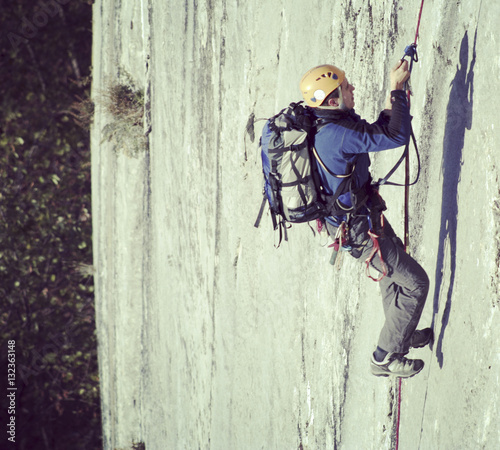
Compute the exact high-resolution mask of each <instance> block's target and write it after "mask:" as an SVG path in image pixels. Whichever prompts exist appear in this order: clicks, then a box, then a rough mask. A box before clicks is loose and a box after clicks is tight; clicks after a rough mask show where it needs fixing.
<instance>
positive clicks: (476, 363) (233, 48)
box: [92, 0, 500, 449]
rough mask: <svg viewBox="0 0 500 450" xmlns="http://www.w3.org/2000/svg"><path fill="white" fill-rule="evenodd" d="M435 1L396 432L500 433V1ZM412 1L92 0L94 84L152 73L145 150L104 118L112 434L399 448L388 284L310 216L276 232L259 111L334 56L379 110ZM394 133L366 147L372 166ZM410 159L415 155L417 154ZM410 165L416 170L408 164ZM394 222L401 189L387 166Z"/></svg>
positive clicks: (412, 436) (381, 164)
mask: <svg viewBox="0 0 500 450" xmlns="http://www.w3.org/2000/svg"><path fill="white" fill-rule="evenodd" d="M483 3H484V2H482V1H481V2H479V1H478V2H468V3H466V2H460V1H458V2H453V4H450V2H447V1H444V0H436V1H434V2H428V3H426V4H425V5H424V9H423V15H422V22H421V26H420V36H419V40H418V50H419V56H420V61H419V63H417V64H416V65H415V67H414V69H413V76H412V88H413V93H414V96H413V98H412V109H411V111H412V115H413V116H414V118H413V127H414V130H415V134H416V136H417V139H418V142H419V149H420V156H421V160H422V173H421V177H420V181H419V183H418V184H417V185H416V186H415V187H412V188H411V191H410V205H409V208H410V244H411V252H412V254H413V255H414V256H415V257H416V258H417V259H418V260H419V262H420V263H421V264H422V265H423V267H424V268H426V270H427V272H428V274H429V277H430V279H431V283H432V284H431V290H430V292H429V297H428V300H427V304H426V308H425V310H424V314H423V317H422V322H421V325H422V326H429V325H430V324H432V326H433V327H434V330H435V334H436V341H435V343H434V345H433V347H432V349H428V348H427V349H421V350H416V351H414V353H413V352H412V355H418V356H419V357H421V358H422V359H424V360H425V363H426V366H425V368H424V370H423V372H422V373H421V374H419V375H418V376H417V377H415V378H412V379H411V380H408V381H404V382H403V386H402V403H401V426H400V430H399V443H400V448H405V449H413V448H415V449H417V448H422V449H423V448H450V449H451V448H496V447H497V446H498V445H499V442H500V427H499V426H498V424H499V423H500V410H499V408H500V406H499V405H500V399H499V392H500V389H499V387H500V386H499V381H498V379H499V378H498V376H499V372H500V347H499V342H500V320H499V317H500V315H499V309H500V300H499V297H500V268H499V266H500V256H499V255H500V190H499V188H500V179H499V178H500V177H499V168H500V152H499V150H498V141H499V139H500V135H499V133H500V131H499V130H500V123H499V122H500V121H499V119H498V112H497V105H498V104H499V103H500V102H499V100H500V95H499V90H498V83H499V73H500V72H499V71H500V59H499V58H498V48H497V45H496V42H498V40H499V39H500V32H499V28H498V17H500V4H499V3H498V2H490V3H488V4H487V5H486V4H483ZM419 8H420V2H419V1H417V0H414V1H411V2H404V4H403V2H399V1H397V0H393V1H383V2H373V1H370V0H364V1H362V0H349V1H339V2H320V1H311V2H304V1H299V0H287V1H281V2H277V1H276V2H269V1H264V0H249V1H245V2H241V1H228V0H212V1H203V0H202V1H182V2H181V1H178V0H171V1H169V2H162V1H159V0H141V1H132V0H111V1H104V0H96V2H95V4H94V55H93V81H94V86H93V89H94V96H95V97H97V96H98V94H99V91H100V90H102V89H104V88H105V85H106V83H107V82H109V81H110V80H119V79H122V78H123V77H129V78H131V79H132V80H133V81H134V83H135V84H136V86H139V87H140V88H142V89H144V93H145V107H146V116H145V124H144V130H145V133H146V134H147V137H148V150H146V151H143V152H141V153H139V154H138V155H137V156H136V157H127V156H126V155H125V154H123V153H120V152H118V153H114V152H112V151H111V150H110V144H108V143H102V142H101V141H102V129H103V127H104V126H105V125H106V123H108V122H109V120H110V118H109V117H108V116H107V115H106V113H105V112H104V111H103V110H102V109H101V108H97V111H96V117H95V122H94V128H93V132H92V137H93V149H92V158H93V161H92V173H93V221H94V222H93V225H94V255H95V266H96V268H97V273H96V277H95V284H96V306H97V327H98V336H99V360H100V376H101V388H102V392H101V394H102V406H103V427H104V436H105V447H106V448H108V449H115V448H130V447H131V446H132V444H133V443H134V442H135V443H138V442H144V443H145V444H146V448H148V449H150V448H158V449H159V448H211V449H230V448H232V449H247V448H248V449H253V448H266V449H274V448H275V449H282V448H311V449H316V448H317V449H320V448H345V449H350V448H374V449H379V448H391V446H393V445H394V444H395V440H396V433H395V431H396V423H397V420H396V418H397V385H396V382H395V381H388V380H385V379H379V378H375V377H372V376H371V375H370V373H369V366H368V361H369V356H370V353H371V352H372V351H373V349H374V346H375V344H376V342H377V338H378V333H379V331H380V328H381V326H382V321H383V311H382V305H381V300H380V297H379V292H378V286H376V284H375V283H373V282H372V281H369V280H367V279H366V277H365V276H364V272H363V267H362V265H361V264H359V263H358V262H357V261H355V260H353V259H351V258H350V257H349V255H346V256H345V257H344V261H343V264H342V267H341V269H340V271H337V270H335V269H334V268H332V266H331V265H329V263H328V261H329V258H330V250H329V249H327V248H325V247H322V245H321V244H324V242H322V241H321V239H320V238H318V237H315V236H314V235H313V233H312V232H311V230H310V228H309V227H308V226H307V225H298V226H293V227H292V228H291V229H290V230H288V234H289V241H288V242H284V243H283V244H282V245H281V247H280V248H279V249H275V248H274V243H275V242H276V240H277V236H276V235H275V234H274V233H273V231H272V226H271V222H270V218H269V217H268V216H266V215H265V216H264V218H263V222H262V224H261V226H260V228H258V229H256V228H254V227H253V223H254V221H255V218H256V215H257V212H258V209H259V206H260V201H261V168H260V161H259V154H258V145H257V142H258V137H259V134H260V130H261V127H262V124H263V122H256V124H255V129H254V132H255V137H254V136H253V135H252V132H251V131H252V130H251V129H250V130H249V131H250V133H247V132H246V125H247V121H248V118H249V116H250V115H252V114H254V115H255V117H256V118H261V117H269V116H271V115H273V114H274V113H276V112H277V111H279V110H280V109H282V108H283V107H284V106H286V105H287V104H288V103H289V102H291V101H296V100H300V92H299V90H298V82H299V80H300V78H301V76H302V74H303V73H304V72H305V71H306V70H308V69H309V68H311V67H313V66H315V65H318V64H321V63H325V62H328V63H334V64H336V65H338V66H339V67H342V68H344V69H345V70H346V73H347V76H348V78H349V81H350V82H351V83H352V84H353V85H354V86H355V87H356V93H355V96H356V111H357V112H358V113H360V114H361V115H362V116H363V117H364V118H366V119H367V120H370V121H373V120H375V119H376V117H377V115H378V112H379V111H380V110H381V109H382V108H383V105H384V101H385V97H386V95H387V88H388V73H389V69H390V67H391V66H392V65H394V63H395V61H396V60H397V59H398V58H400V57H401V56H402V55H403V51H404V48H405V46H406V45H407V44H410V43H412V42H413V40H414V36H415V29H416V24H417V18H418V11H419ZM400 154H401V151H400V150H397V151H391V152H382V153H381V154H377V155H375V156H374V157H373V159H372V161H373V164H372V172H373V174H374V178H377V177H379V176H382V175H384V174H385V172H387V170H388V169H390V168H391V167H392V165H393V164H394V162H395V161H396V160H397V159H398V158H399V156H400ZM411 166H412V171H413V173H415V169H416V158H415V157H414V155H412V156H411ZM398 177H399V180H402V174H401V173H398V175H395V180H397V179H398ZM381 193H382V195H383V196H384V198H385V199H386V201H387V204H388V205H389V211H388V213H387V216H388V218H389V220H390V221H391V223H392V224H393V226H394V227H395V229H396V230H397V231H398V232H399V233H400V234H401V233H402V223H403V192H402V189H401V188H394V187H384V188H383V189H382V192H381Z"/></svg>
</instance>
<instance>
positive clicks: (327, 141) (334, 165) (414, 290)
mask: <svg viewBox="0 0 500 450" xmlns="http://www.w3.org/2000/svg"><path fill="white" fill-rule="evenodd" d="M409 76H410V72H409V69H408V63H407V61H405V60H400V61H398V63H397V64H396V65H395V66H394V67H393V68H392V69H391V72H390V95H389V97H388V98H387V101H386V105H385V109H384V110H383V111H382V112H381V113H380V115H379V117H378V119H377V120H376V121H375V122H374V123H368V122H367V121H365V120H363V119H361V117H360V116H359V115H357V114H356V113H355V112H354V86H353V85H352V84H350V82H349V80H348V78H347V77H346V75H345V72H344V71H343V70H341V69H339V68H338V67H335V66H333V65H328V64H326V65H321V66H317V67H314V68H313V69H311V70H309V71H308V72H307V73H306V74H305V75H304V76H303V78H302V80H301V82H300V89H301V91H302V95H303V97H304V101H305V103H306V104H307V105H308V106H309V107H311V108H312V111H314V114H315V116H316V117H317V119H318V121H317V133H316V135H315V138H314V149H315V151H316V152H317V155H318V158H317V161H319V162H320V163H318V164H317V166H318V171H319V176H320V180H321V184H322V189H323V190H324V194H326V196H327V197H326V198H330V199H335V202H334V204H333V205H330V210H329V211H330V212H331V213H332V215H331V216H329V217H327V218H326V220H325V224H326V228H327V230H328V232H329V234H330V236H332V238H333V237H338V236H340V237H341V239H342V241H341V245H342V246H343V247H344V249H348V251H349V252H350V254H351V255H352V256H353V257H355V258H357V259H361V260H362V261H367V264H368V265H369V266H370V267H372V268H374V269H375V270H377V271H378V272H379V273H380V276H379V279H377V280H376V281H379V284H380V288H381V293H382V302H383V307H384V313H385V323H384V325H383V327H382V330H381V332H380V336H379V340H378V344H377V347H376V350H375V351H374V353H373V354H372V357H371V360H370V367H371V371H372V373H373V374H374V375H376V376H395V377H402V378H407V377H411V376H413V375H415V374H417V373H419V372H420V371H421V370H422V369H423V367H424V362H423V361H422V360H420V359H409V358H407V357H406V355H407V353H408V352H409V350H410V348H419V347H424V346H425V345H427V344H428V343H429V342H430V341H431V339H432V337H433V336H432V334H433V333H432V330H431V329H430V328H425V329H423V330H416V327H417V325H418V322H419V320H420V316H421V314H422V310H423V308H424V304H425V300H426V297H427V292H428V290H429V279H428V277H427V274H426V272H425V270H424V269H423V268H422V267H421V266H420V265H419V264H418V263H417V262H416V261H415V260H414V259H413V258H412V257H411V256H410V255H409V254H408V253H406V251H405V248H404V245H403V243H402V241H401V240H400V239H399V238H398V237H397V236H396V234H395V232H394V230H393V229H392V227H391V225H390V224H389V222H388V221H387V220H386V219H385V218H384V216H383V213H382V211H383V210H385V209H386V207H385V202H384V201H383V200H382V198H381V197H380V195H379V193H378V189H377V187H376V186H375V185H374V184H373V183H372V178H371V175H370V171H369V166H370V156H369V154H370V153H371V152H379V151H382V150H390V149H394V148H397V147H400V146H403V145H406V143H407V142H408V140H409V138H410V129H411V125H410V120H411V119H410V112H409V108H408V105H407V101H406V93H405V91H404V85H405V82H406V81H407V80H408V78H409Z"/></svg>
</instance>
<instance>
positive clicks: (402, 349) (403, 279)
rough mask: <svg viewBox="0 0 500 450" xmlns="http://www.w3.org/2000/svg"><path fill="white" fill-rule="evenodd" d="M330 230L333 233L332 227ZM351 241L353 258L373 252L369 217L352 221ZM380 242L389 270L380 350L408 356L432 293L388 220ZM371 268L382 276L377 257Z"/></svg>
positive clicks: (383, 284) (383, 282)
mask: <svg viewBox="0 0 500 450" xmlns="http://www.w3.org/2000/svg"><path fill="white" fill-rule="evenodd" d="M328 228H329V230H331V231H333V230H332V229H331V228H332V227H330V226H328ZM333 236H335V234H333ZM348 237H349V242H348V243H349V245H351V246H352V247H353V249H352V251H351V255H352V256H354V257H355V258H359V259H360V260H362V261H363V262H364V261H365V260H366V259H367V258H368V257H369V255H370V254H371V252H372V250H373V242H372V240H371V239H370V237H369V236H368V220H367V219H366V217H356V218H354V219H352V220H351V224H350V229H349V236H348ZM378 241H379V245H380V249H381V252H382V257H383V259H384V262H385V264H386V266H387V268H388V273H387V276H385V277H384V278H383V279H382V280H381V281H380V282H379V285H380V290H381V292H382V302H383V305H384V313H385V323H384V326H383V328H382V331H381V332H380V337H379V341H378V346H379V347H380V348H382V349H383V350H385V351H387V352H395V353H406V352H407V351H408V350H409V348H410V340H411V336H412V334H413V332H414V331H415V329H416V327H417V325H418V322H419V320H420V316H421V315H422V310H423V308H424V305H425V300H426V298H427V292H428V291H429V278H428V276H427V274H426V272H425V270H424V269H423V268H422V267H421V266H420V264H418V263H417V262H416V261H415V260H414V259H413V258H412V257H411V256H410V255H408V254H407V253H406V252H405V250H404V245H403V243H402V242H401V239H399V238H398V237H397V236H396V234H395V233H394V230H393V229H392V227H391V225H390V224H389V223H388V221H387V220H385V226H384V232H383V235H382V236H381V237H380V238H379V240H378ZM371 268H374V269H376V270H377V271H379V272H380V273H382V266H381V263H380V258H379V256H378V255H377V254H375V256H374V257H373V259H372V261H371Z"/></svg>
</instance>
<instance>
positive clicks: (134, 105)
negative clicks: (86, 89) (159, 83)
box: [98, 79, 147, 158]
mask: <svg viewBox="0 0 500 450" xmlns="http://www.w3.org/2000/svg"><path fill="white" fill-rule="evenodd" d="M98 102H99V103H100V104H101V105H102V107H103V108H104V110H105V111H106V112H107V113H108V114H109V115H110V117H111V118H112V121H111V122H109V123H108V124H106V125H105V126H104V127H103V129H102V141H101V143H102V142H105V141H107V142H110V143H111V144H112V148H113V151H114V152H115V153H119V152H120V151H122V152H123V153H124V154H125V155H126V156H128V157H134V158H135V157H137V156H138V155H139V153H141V152H143V151H145V150H146V148H147V139H146V136H145V133H144V91H143V90H141V89H137V88H136V87H135V86H134V84H133V82H132V81H131V80H130V79H128V80H127V81H126V82H114V83H109V84H108V86H107V87H106V89H105V90H104V91H103V92H102V93H101V95H100V98H99V99H98Z"/></svg>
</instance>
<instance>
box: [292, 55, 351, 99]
mask: <svg viewBox="0 0 500 450" xmlns="http://www.w3.org/2000/svg"><path fill="white" fill-rule="evenodd" d="M344 79H345V72H344V71H343V70H340V69H339V68H338V67H335V66H332V65H330V64H323V65H321V66H316V67H314V68H312V69H311V70H309V71H308V72H307V73H306V74H305V75H304V76H303V77H302V80H301V81H300V90H301V92H302V96H303V97H304V101H305V102H306V104H307V105H308V106H312V107H318V106H320V105H321V103H323V101H324V100H325V98H326V97H328V96H329V95H330V94H331V93H332V92H333V91H334V90H335V89H337V88H338V87H339V86H340V85H341V84H342V82H343V81H344Z"/></svg>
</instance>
